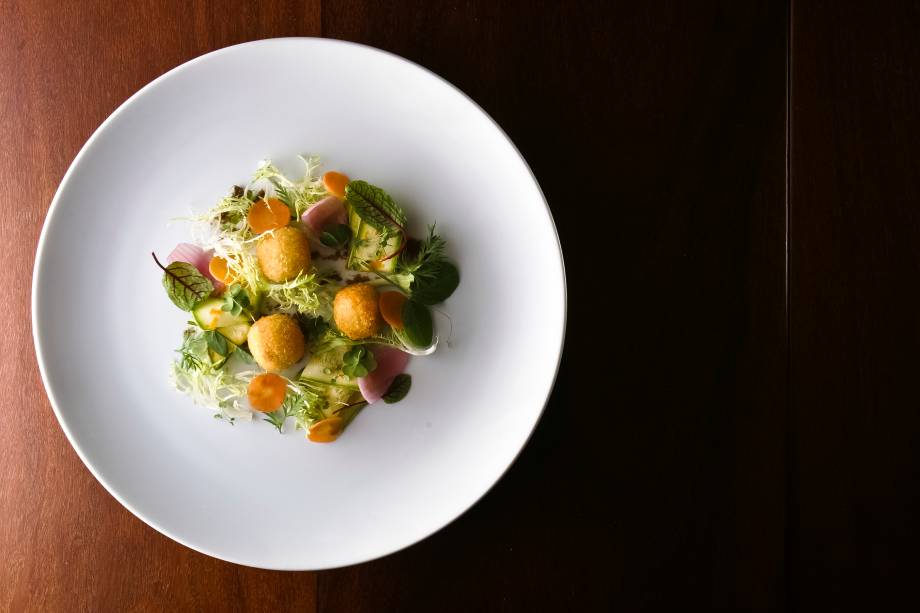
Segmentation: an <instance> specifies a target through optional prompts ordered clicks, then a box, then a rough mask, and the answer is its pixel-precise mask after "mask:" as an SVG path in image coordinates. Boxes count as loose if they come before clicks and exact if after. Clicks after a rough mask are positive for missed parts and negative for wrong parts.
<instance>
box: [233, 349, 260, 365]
mask: <svg viewBox="0 0 920 613" xmlns="http://www.w3.org/2000/svg"><path fill="white" fill-rule="evenodd" d="M233 353H235V354H236V355H237V356H238V357H239V358H240V359H241V360H243V362H245V363H246V364H255V363H256V360H255V358H254V357H252V354H251V353H249V351H247V350H246V349H243V348H242V347H240V346H237V348H236V351H234V352H233Z"/></svg>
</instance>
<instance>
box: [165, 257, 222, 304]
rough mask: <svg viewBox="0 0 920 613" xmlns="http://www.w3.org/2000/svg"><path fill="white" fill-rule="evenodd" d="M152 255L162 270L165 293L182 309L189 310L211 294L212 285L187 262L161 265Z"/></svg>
mask: <svg viewBox="0 0 920 613" xmlns="http://www.w3.org/2000/svg"><path fill="white" fill-rule="evenodd" d="M151 255H153V261H154V262H156V263H157V266H159V267H160V268H161V269H162V270H163V287H164V288H165V289H166V295H167V296H169V299H170V300H172V301H173V304H175V305H176V306H177V307H179V308H180V309H182V310H183V311H191V310H192V309H193V308H194V307H195V305H196V304H198V303H199V302H201V301H202V300H204V299H205V298H207V297H208V296H210V295H211V292H213V291H214V286H213V285H212V284H211V282H210V281H208V279H207V278H206V277H205V276H204V275H202V274H201V273H200V272H198V269H197V268H195V267H194V266H192V265H191V264H189V263H188V262H173V263H172V264H170V265H169V266H163V265H162V264H160V261H159V260H158V259H157V256H156V254H151Z"/></svg>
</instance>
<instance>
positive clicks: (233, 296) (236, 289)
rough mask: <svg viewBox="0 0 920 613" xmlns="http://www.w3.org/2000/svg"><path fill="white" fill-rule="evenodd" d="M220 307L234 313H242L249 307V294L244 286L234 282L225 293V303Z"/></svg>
mask: <svg viewBox="0 0 920 613" xmlns="http://www.w3.org/2000/svg"><path fill="white" fill-rule="evenodd" d="M220 308H221V310H222V311H228V312H229V313H231V314H233V315H240V314H241V313H242V312H243V311H244V310H246V309H248V308H249V294H247V293H246V290H244V289H243V287H242V286H240V285H237V284H233V285H231V286H230V287H228V288H227V291H226V292H225V293H224V303H223V304H222V305H221V307H220Z"/></svg>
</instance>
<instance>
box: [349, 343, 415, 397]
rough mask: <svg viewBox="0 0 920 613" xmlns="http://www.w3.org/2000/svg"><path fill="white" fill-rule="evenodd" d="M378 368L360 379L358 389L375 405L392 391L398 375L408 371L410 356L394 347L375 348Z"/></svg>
mask: <svg viewBox="0 0 920 613" xmlns="http://www.w3.org/2000/svg"><path fill="white" fill-rule="evenodd" d="M373 352H374V359H375V360H376V361H377V368H375V369H374V370H372V371H371V372H370V373H368V375H367V376H365V377H361V378H359V379H358V389H360V390H361V395H362V396H364V399H365V400H367V401H368V402H369V403H372V404H373V403H374V402H377V401H378V400H380V399H381V398H383V396H384V394H386V393H387V391H388V390H389V389H390V385H391V384H392V383H393V379H395V378H396V375H399V374H401V373H402V372H403V371H404V370H406V364H408V363H409V354H407V353H404V352H402V351H400V350H399V349H396V348H394V347H386V346H383V345H381V346H377V347H374V348H373Z"/></svg>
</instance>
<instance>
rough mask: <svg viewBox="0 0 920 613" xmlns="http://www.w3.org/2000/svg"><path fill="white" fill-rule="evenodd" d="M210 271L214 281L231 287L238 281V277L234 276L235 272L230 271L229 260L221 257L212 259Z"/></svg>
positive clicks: (209, 265) (209, 264) (209, 266)
mask: <svg viewBox="0 0 920 613" xmlns="http://www.w3.org/2000/svg"><path fill="white" fill-rule="evenodd" d="M208 271H209V272H210V273H211V276H212V277H214V279H216V280H217V281H220V282H221V283H223V284H225V285H230V284H231V283H233V282H234V281H236V276H235V275H234V274H233V271H231V270H230V266H229V264H228V263H227V260H225V259H224V258H222V257H220V256H219V255H215V256H214V257H212V258H211V261H210V263H208Z"/></svg>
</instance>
